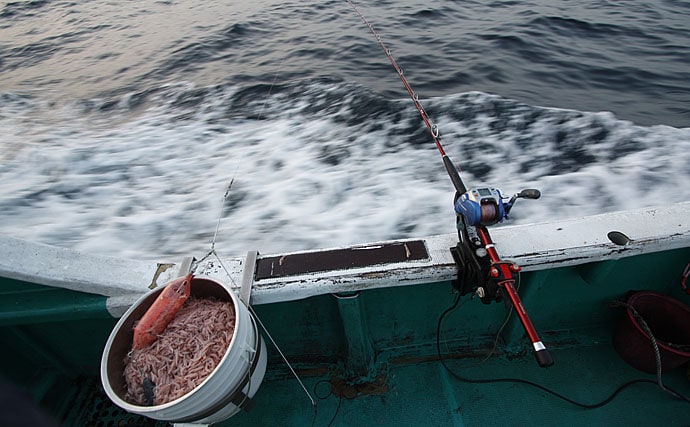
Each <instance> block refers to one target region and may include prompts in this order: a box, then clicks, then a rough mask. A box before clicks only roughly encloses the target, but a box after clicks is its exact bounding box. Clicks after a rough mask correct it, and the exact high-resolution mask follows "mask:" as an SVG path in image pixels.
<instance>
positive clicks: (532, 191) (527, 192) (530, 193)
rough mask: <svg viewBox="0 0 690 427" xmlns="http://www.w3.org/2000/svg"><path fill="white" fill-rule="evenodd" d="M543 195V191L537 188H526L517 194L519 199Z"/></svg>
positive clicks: (535, 197) (536, 197)
mask: <svg viewBox="0 0 690 427" xmlns="http://www.w3.org/2000/svg"><path fill="white" fill-rule="evenodd" d="M540 197H541V191H539V190H537V189H536V188H526V189H524V190H522V191H521V192H519V193H518V194H517V197H516V198H518V199H538V198H540Z"/></svg>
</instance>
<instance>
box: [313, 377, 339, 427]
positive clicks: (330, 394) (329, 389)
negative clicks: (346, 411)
mask: <svg viewBox="0 0 690 427" xmlns="http://www.w3.org/2000/svg"><path fill="white" fill-rule="evenodd" d="M321 384H328V386H329V387H328V394H325V395H319V393H318V391H317V387H318V386H319V385H321ZM313 391H314V396H316V398H317V399H319V400H326V399H328V398H329V397H331V396H334V394H333V386H332V385H331V382H330V381H329V380H321V381H319V382H317V383H316V384H314V390H313ZM342 403H343V397H342V396H339V397H338V406H337V407H336V408H335V412H334V413H333V416H332V417H331V420H330V421H329V422H328V427H331V426H332V425H333V422H334V421H335V418H336V417H337V416H338V412H339V411H340V405H341V404H342ZM312 421H313V422H312V427H313V426H314V423H315V422H316V410H314V419H313V420H312Z"/></svg>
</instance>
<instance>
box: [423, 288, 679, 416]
mask: <svg viewBox="0 0 690 427" xmlns="http://www.w3.org/2000/svg"><path fill="white" fill-rule="evenodd" d="M459 302H460V294H458V295H457V296H456V297H455V301H454V302H453V305H451V306H450V307H449V308H448V309H446V310H445V311H444V312H443V313H441V316H440V317H439V319H438V324H437V326H436V352H437V355H438V359H439V361H440V362H441V365H443V367H444V368H445V369H446V371H448V373H449V374H450V375H451V376H452V377H453V378H455V379H457V380H458V381H462V382H465V383H469V384H491V383H518V384H526V385H529V386H531V387H535V388H537V389H539V390H542V391H545V392H547V393H549V394H551V395H553V396H556V397H557V398H559V399H561V400H564V401H566V402H568V403H571V404H573V405H576V406H579V407H581V408H584V409H596V408H600V407H602V406H604V405H607V404H608V403H610V402H611V401H612V400H613V399H615V398H616V396H618V394H619V393H621V392H622V391H623V390H624V389H626V388H628V387H630V386H632V385H634V384H637V383H650V384H654V385H657V383H656V381H652V380H648V379H636V380H632V381H628V382H626V383H624V384H622V385H621V386H619V387H618V388H617V389H616V390H615V391H614V392H613V393H612V394H611V395H610V396H609V397H607V398H606V399H604V400H602V401H601V402H598V403H593V404H587V403H581V402H577V401H575V400H573V399H570V398H568V397H566V396H564V395H562V394H560V393H558V392H556V391H554V390H551V389H549V388H547V387H544V386H542V385H540V384H537V383H534V382H532V381H528V380H524V379H521V378H491V379H471V378H465V377H463V376H461V375H459V374H457V373H456V372H454V371H453V370H452V369H451V368H450V367H449V366H448V365H447V364H446V360H445V358H444V356H443V354H442V353H441V324H442V323H443V319H444V318H445V317H446V316H447V315H448V313H450V312H451V311H453V310H454V309H455V308H456V307H457V306H458V303H459ZM666 389H668V390H669V391H670V392H671V393H672V394H674V395H677V396H680V394H678V393H677V392H675V391H673V390H671V389H669V388H668V387H666ZM683 400H685V401H687V402H688V403H690V401H688V400H687V399H683Z"/></svg>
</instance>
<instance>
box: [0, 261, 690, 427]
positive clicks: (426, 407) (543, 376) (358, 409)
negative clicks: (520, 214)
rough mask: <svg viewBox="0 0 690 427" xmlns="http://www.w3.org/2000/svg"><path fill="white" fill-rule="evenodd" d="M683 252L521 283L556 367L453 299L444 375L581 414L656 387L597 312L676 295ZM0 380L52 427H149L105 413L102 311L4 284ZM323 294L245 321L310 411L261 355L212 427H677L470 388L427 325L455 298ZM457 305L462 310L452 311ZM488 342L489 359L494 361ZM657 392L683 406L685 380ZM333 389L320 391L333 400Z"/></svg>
mask: <svg viewBox="0 0 690 427" xmlns="http://www.w3.org/2000/svg"><path fill="white" fill-rule="evenodd" d="M688 261H690V248H683V249H676V250H672V251H667V252H663V253H653V254H645V255H637V256H632V257H629V258H624V259H620V260H616V261H606V262H603V263H597V264H584V265H579V266H571V267H562V268H556V269H551V270H542V271H536V272H528V273H523V274H522V278H521V283H520V294H521V296H522V299H523V302H524V304H525V306H526V307H527V309H528V311H529V313H530V315H531V317H532V320H533V322H534V324H535V326H536V327H537V329H538V330H539V332H540V333H541V336H542V339H543V341H544V343H545V344H546V345H547V346H548V347H549V349H550V350H551V353H552V356H553V358H554V361H555V364H554V366H552V367H549V368H540V367H539V366H538V365H537V363H536V362H535V360H534V357H533V355H532V353H531V351H529V343H528V342H526V340H525V339H524V333H523V330H522V326H521V325H520V323H519V322H518V321H517V320H516V319H515V316H512V317H511V318H510V320H509V321H508V322H507V324H506V326H505V327H503V328H502V325H503V324H504V321H505V319H506V314H507V311H506V308H505V306H504V304H491V305H484V304H482V303H481V302H480V301H479V300H477V299H475V300H469V296H465V297H463V298H462V299H461V305H460V306H459V307H457V308H456V309H455V310H453V311H452V312H450V313H449V314H448V315H447V316H446V317H445V318H444V321H443V323H442V327H441V335H440V341H441V348H442V351H443V353H444V355H445V357H446V359H445V360H446V362H445V363H446V364H447V365H448V366H449V367H450V368H451V369H452V370H453V372H455V373H456V374H457V375H460V376H463V377H467V378H471V379H500V378H517V379H520V380H524V381H532V382H535V383H538V384H540V385H542V386H544V387H548V388H549V389H552V390H554V391H556V392H558V393H561V394H563V395H565V396H567V397H569V398H571V399H573V400H576V401H578V402H581V403H585V404H593V403H598V402H601V401H603V400H604V399H605V398H607V397H608V396H610V395H611V393H613V392H614V391H615V390H616V389H617V388H618V387H619V386H621V385H622V384H624V383H626V382H628V381H630V380H634V379H645V380H649V381H652V382H653V381H655V379H656V376H655V375H652V374H645V373H642V372H640V371H637V370H636V369H634V368H632V367H630V366H629V365H627V364H626V363H625V362H624V361H623V360H622V359H621V358H620V357H619V356H618V354H617V353H616V352H615V350H614V348H613V346H612V343H611V341H612V336H613V334H614V330H615V327H616V324H617V322H618V320H619V319H620V318H621V317H622V315H623V310H622V309H620V308H611V307H609V306H608V304H607V303H608V302H610V301H611V300H614V299H616V298H619V297H621V296H622V295H624V294H625V293H626V292H627V291H629V290H631V289H635V290H642V289H649V290H655V291H659V292H663V293H667V294H669V295H671V296H673V297H674V298H676V299H679V300H681V301H683V302H685V303H688V302H689V301H690V296H688V295H685V294H683V293H682V292H681V289H680V286H679V279H680V274H681V272H682V270H683V267H684V266H685V265H686V264H687V263H688ZM1 284H2V287H1V288H0V289H1V292H2V294H3V295H2V303H1V304H2V310H1V312H2V318H0V320H1V323H0V337H2V342H3V344H4V346H3V347H4V348H5V351H4V352H2V356H0V357H1V359H0V360H1V361H2V366H3V369H2V371H1V374H2V377H3V378H4V379H5V380H6V381H10V382H13V383H15V384H17V385H18V386H19V387H21V388H23V389H26V390H27V391H29V392H30V394H31V396H33V398H34V399H35V401H36V402H37V404H38V405H40V406H41V407H42V408H43V409H44V410H45V411H46V412H48V413H50V414H51V415H52V416H53V417H54V418H55V419H56V420H57V421H58V423H59V425H64V426H92V425H93V426H124V425H155V426H163V425H166V423H162V422H154V421H152V420H147V419H144V418H141V417H139V416H136V415H131V414H127V413H125V412H124V411H122V410H120V409H119V408H117V407H115V406H113V405H112V404H111V403H110V402H109V400H108V399H107V397H105V394H104V392H103V391H102V390H101V386H100V381H99V379H98V367H99V363H100V356H101V352H102V350H103V346H104V344H105V341H106V339H107V336H108V334H109V332H110V330H111V328H112V327H113V326H114V324H115V320H114V319H111V318H109V317H108V316H107V314H106V312H105V310H104V307H105V299H104V298H102V297H98V296H92V295H85V294H80V293H78V292H73V291H67V290H61V289H54V288H47V287H42V286H37V285H29V284H25V283H21V282H16V281H11V280H4V281H3V282H1ZM340 297H341V298H336V297H334V296H332V295H320V296H316V297H311V298H307V299H304V300H299V301H292V302H284V303H274V304H265V305H259V306H256V307H255V310H256V311H257V314H258V315H259V318H260V319H261V320H262V322H263V323H264V324H265V326H266V328H267V329H268V330H269V331H270V333H271V336H272V337H273V338H274V339H275V340H276V342H277V343H278V345H279V346H280V348H281V349H282V350H283V352H284V353H285V355H286V356H287V358H288V360H289V361H290V362H291V364H292V365H293V366H294V368H295V369H296V371H297V372H298V374H299V376H300V378H301V379H302V381H303V382H304V384H305V386H306V388H307V390H308V391H309V393H310V394H311V396H313V398H314V400H315V402H316V408H318V409H315V407H314V406H312V403H311V401H310V399H309V397H308V396H307V395H306V393H305V392H304V391H303V390H302V388H301V386H300V384H299V383H298V382H297V380H295V379H294V377H293V376H292V375H291V373H290V372H289V370H288V369H287V367H286V365H285V364H284V363H283V361H282V360H281V358H280V356H279V355H278V352H277V351H276V350H275V348H274V347H273V346H272V345H271V344H270V341H269V340H268V339H266V342H267V343H268V351H269V364H268V370H267V373H266V377H265V378H264V381H263V383H262V385H261V388H260V389H259V391H258V393H257V394H256V396H255V406H254V408H253V410H252V411H251V412H249V413H240V414H238V415H236V416H235V417H232V418H230V419H229V420H227V421H225V422H223V423H219V424H216V425H219V426H269V425H270V426H277V425H280V426H310V425H315V426H327V425H333V426H351V425H367V426H368V425H381V426H385V425H398V426H400V425H402V426H419V425H438V426H491V425H516V426H520V425H530V426H533V425H626V426H629V425H669V426H673V425H677V426H687V425H690V404H688V403H687V402H684V401H681V400H679V399H675V398H673V397H672V396H670V395H668V394H667V393H665V392H663V391H661V390H660V389H659V387H658V386H656V385H655V384H652V383H649V382H646V383H637V384H634V385H632V386H630V387H627V388H625V389H624V390H623V391H621V392H620V393H619V394H618V396H616V397H615V398H614V399H613V400H612V401H611V402H609V403H607V404H606V405H604V406H602V407H599V408H596V409H584V408H580V407H577V406H575V405H573V404H571V403H568V402H565V401H563V400H562V399H559V398H557V397H555V396H553V395H551V394H548V393H546V392H545V391H543V390H540V389H537V388H535V387H533V386H530V385H527V384H524V383H516V382H499V383H480V384H477V383H467V382H463V381H460V380H458V379H456V378H454V377H453V376H452V375H451V374H450V373H449V371H447V370H446V369H445V368H444V366H443V365H442V364H441V363H440V362H439V360H438V358H437V353H436V331H437V325H438V322H439V317H440V315H441V313H442V312H444V311H445V310H446V309H448V308H449V307H450V306H451V305H452V303H453V300H454V298H455V295H454V293H453V291H452V287H451V285H450V284H449V283H447V282H446V283H432V284H427V285H418V286H403V287H396V288H386V289H372V290H366V291H362V292H361V293H359V294H358V295H341V296H340ZM465 300H469V301H467V302H465ZM499 331H500V335H498V346H497V349H496V350H495V351H494V352H493V354H492V356H491V357H489V358H486V357H485V356H486V355H487V354H488V353H489V352H490V351H491V349H492V347H493V344H494V341H495V340H496V337H497V334H498V333H499ZM663 381H664V384H665V385H667V386H669V387H671V388H673V389H674V390H676V391H678V392H679V393H681V394H683V395H686V396H690V380H689V379H688V377H687V374H686V367H681V368H678V369H676V370H674V371H672V372H668V373H665V374H663ZM332 385H333V386H332Z"/></svg>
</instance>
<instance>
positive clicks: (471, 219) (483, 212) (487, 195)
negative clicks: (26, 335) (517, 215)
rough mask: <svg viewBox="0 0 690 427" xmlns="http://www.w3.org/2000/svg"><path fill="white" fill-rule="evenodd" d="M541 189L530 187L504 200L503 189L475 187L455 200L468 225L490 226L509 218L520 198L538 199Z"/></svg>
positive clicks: (458, 210) (456, 209) (457, 210)
mask: <svg viewBox="0 0 690 427" xmlns="http://www.w3.org/2000/svg"><path fill="white" fill-rule="evenodd" d="M540 196H541V192H540V191H539V190H536V189H533V188H530V189H527V190H522V191H521V192H519V193H516V194H515V195H513V197H511V198H510V200H509V201H508V202H503V200H504V197H503V195H502V194H501V191H500V190H499V189H497V188H493V187H481V188H473V189H471V190H469V191H467V192H466V193H464V194H461V195H460V197H458V199H457V200H456V201H455V212H456V213H457V214H458V215H462V216H463V217H464V218H465V220H466V225H468V226H475V227H476V226H478V225H483V226H489V225H494V224H496V223H498V222H502V221H503V219H504V218H505V219H508V213H509V212H510V210H511V209H512V207H513V204H514V203H515V201H516V200H517V199H519V198H525V199H538V198H539V197H540Z"/></svg>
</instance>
